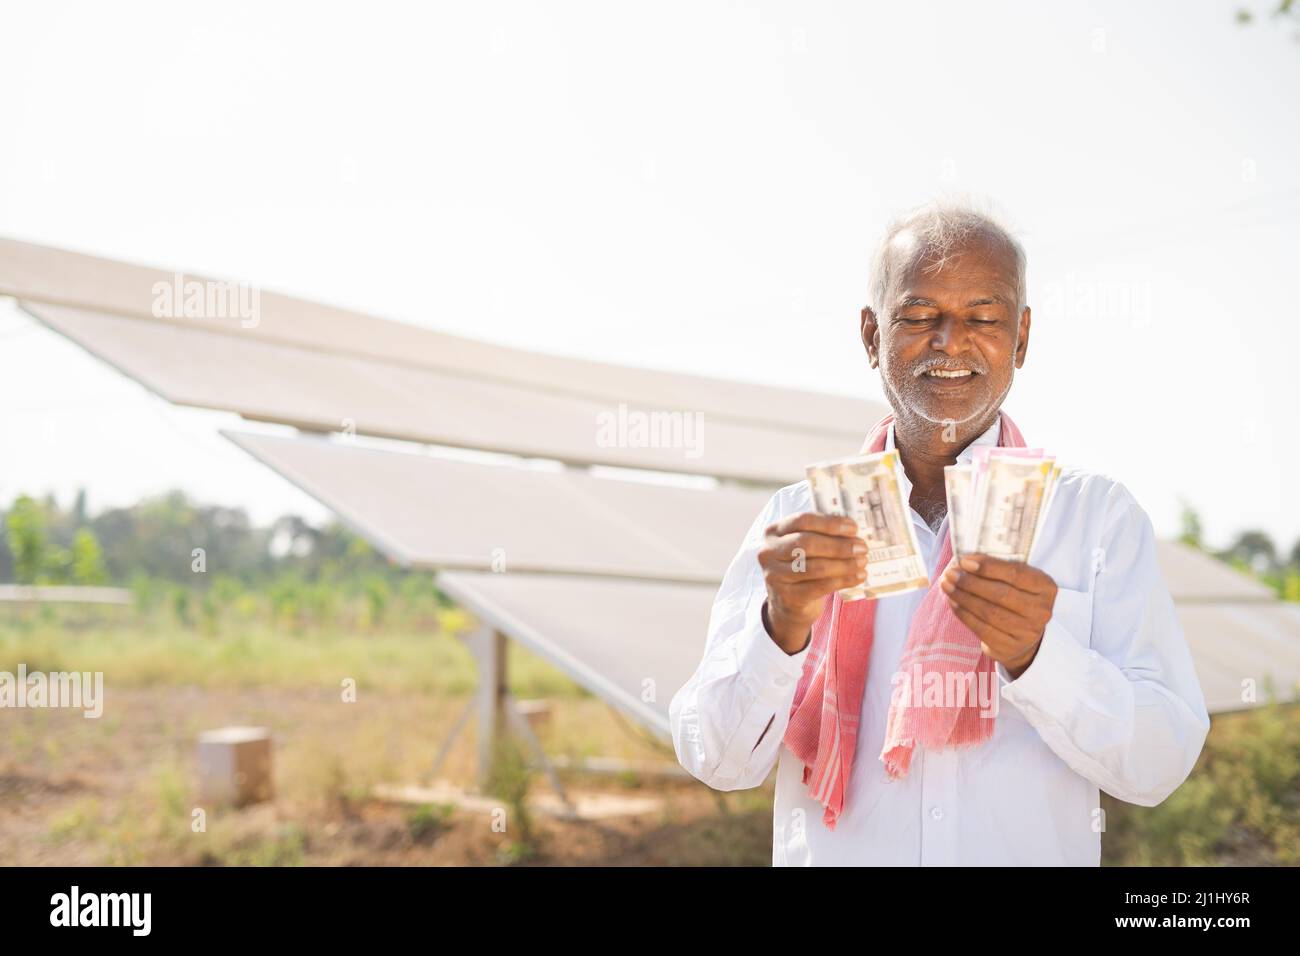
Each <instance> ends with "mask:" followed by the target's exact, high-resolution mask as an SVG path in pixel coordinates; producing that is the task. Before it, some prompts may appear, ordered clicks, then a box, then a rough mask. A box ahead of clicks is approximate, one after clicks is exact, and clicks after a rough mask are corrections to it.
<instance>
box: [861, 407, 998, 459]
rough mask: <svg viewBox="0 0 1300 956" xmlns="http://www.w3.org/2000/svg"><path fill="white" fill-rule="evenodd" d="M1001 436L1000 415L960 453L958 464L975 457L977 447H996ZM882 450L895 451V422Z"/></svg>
mask: <svg viewBox="0 0 1300 956" xmlns="http://www.w3.org/2000/svg"><path fill="white" fill-rule="evenodd" d="M1001 434H1002V415H1001V414H999V415H998V417H997V418H995V419H993V424H992V425H990V426H989V427H988V428H986V429H985V430H984V434H982V435H980V436H979V438H976V439H975V440H974V441H973V442H971V443H970V444H969V445H967V446H966V447H965V448H963V449H962V450H961V451H960V452H958V454H957V462H958V464H965V463H967V462H969V461H970V460H971V459H972V458H973V457H974V456H975V446H977V445H996V444H997V443H998V438H999V437H1000V436H1001ZM882 450H883V451H893V450H894V423H893V422H890V423H889V430H888V431H887V432H886V433H885V447H884V448H883V449H882Z"/></svg>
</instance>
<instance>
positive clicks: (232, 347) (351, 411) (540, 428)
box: [24, 303, 861, 485]
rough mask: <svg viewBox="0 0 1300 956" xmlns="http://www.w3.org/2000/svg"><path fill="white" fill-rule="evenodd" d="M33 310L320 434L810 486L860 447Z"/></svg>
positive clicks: (233, 405)
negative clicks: (814, 465) (823, 463)
mask: <svg viewBox="0 0 1300 956" xmlns="http://www.w3.org/2000/svg"><path fill="white" fill-rule="evenodd" d="M24 308H26V309H27V310H28V311H29V312H31V313H32V314H33V315H35V316H37V317H38V318H40V319H41V320H42V321H43V322H45V323H46V324H47V325H49V326H50V327H51V328H53V329H55V330H56V331H58V332H60V333H62V334H63V335H66V336H67V337H68V338H70V339H72V340H73V341H74V342H76V343H78V344H79V345H81V346H82V347H83V348H85V349H86V350H87V351H89V352H90V353H91V354H92V355H95V356H97V357H98V358H100V359H102V360H104V361H105V362H107V363H108V364H110V365H112V366H113V367H115V368H117V369H118V370H119V371H121V372H123V373H124V374H126V375H128V376H130V377H131V378H133V379H135V380H136V381H138V382H140V383H141V384H142V385H144V386H145V387H146V388H148V389H149V390H150V391H152V392H154V393H155V394H157V395H159V396H161V397H162V398H165V399H167V400H168V401H171V402H174V403H176V404H179V405H190V406H197V407H201V408H216V409H222V410H226V411H233V412H237V413H239V414H240V415H242V416H243V417H245V418H249V419H254V420H260V421H268V422H280V423H284V424H289V425H295V426H298V427H300V428H306V429H309V430H313V431H343V430H353V431H355V432H357V433H359V434H368V435H375V436H380V437H386V438H399V439H408V440H413V441H420V442H426V443H430V444H439V445H450V446H456V447H462V448H474V449H483V450H488V451H496V452H503V453H506V454H511V455H521V456H527V457H541V458H555V459H559V460H561V461H566V462H574V463H582V464H587V463H593V464H603V465H610V466H616V467H624V468H638V469H650V470H660V471H674V472H684V473H690V474H698V475H708V476H717V477H721V478H730V479H735V480H740V481H746V482H752V483H755V484H764V485H783V484H787V483H788V482H790V481H795V480H798V479H799V478H800V477H801V476H802V475H803V468H804V465H805V464H806V463H807V462H809V461H815V460H820V459H824V458H829V457H836V456H839V455H843V454H845V453H852V452H853V451H855V450H856V449H857V447H858V445H859V443H860V441H861V439H860V437H854V438H849V437H840V438H836V437H832V436H829V435H825V434H817V433H811V432H809V433H796V432H792V431H787V430H776V429H771V428H765V427H760V426H756V425H748V424H742V423H738V422H732V421H720V420H716V419H713V418H708V417H703V418H701V419H695V418H693V417H692V416H691V415H689V414H682V415H678V416H677V417H676V418H673V417H672V415H671V414H669V415H668V416H667V417H663V418H660V419H658V420H657V422H658V423H657V424H656V420H647V417H646V416H643V417H642V418H640V419H637V418H635V417H629V415H628V414H623V415H622V418H620V412H619V410H618V407H617V405H611V404H609V403H604V404H602V403H600V402H598V401H595V400H590V399H585V398H574V397H572V396H565V395H556V394H550V393H547V392H539V391H536V390H534V389H531V388H529V387H525V386H517V385H509V384H505V383H502V382H495V381H487V380H483V379H477V378H472V377H469V378H467V377H464V376H458V375H449V374H446V373H443V372H439V371H434V370H431V369H425V368H416V367H412V366H404V365H394V364H390V363H387V362H381V361H377V360H374V359H367V358H357V357H352V356H347V355H339V354H333V353H329V352H317V351H312V350H307V349H301V348H298V347H296V346H291V345H279V344H275V343H273V342H267V341H263V340H262V339H260V338H258V337H256V336H255V335H253V334H249V333H245V334H242V335H236V334H228V333H224V332H218V331H213V330H210V329H206V328H192V327H191V328H186V327H180V326H176V325H172V324H167V323H160V322H149V321H144V320H141V319H134V318H123V317H121V316H114V315H107V314H104V313H97V312H90V311H87V310H84V309H73V308H67V307H64V306H52V305H32V304H30V303H24ZM638 428H640V429H641V430H640V431H638Z"/></svg>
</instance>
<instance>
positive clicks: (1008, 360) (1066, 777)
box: [670, 204, 1209, 866]
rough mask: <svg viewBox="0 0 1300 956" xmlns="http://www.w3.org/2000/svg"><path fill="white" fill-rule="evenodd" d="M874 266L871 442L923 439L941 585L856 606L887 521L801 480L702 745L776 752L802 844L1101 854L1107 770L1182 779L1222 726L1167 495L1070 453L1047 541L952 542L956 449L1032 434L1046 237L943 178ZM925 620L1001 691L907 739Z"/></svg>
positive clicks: (715, 647) (746, 561)
mask: <svg viewBox="0 0 1300 956" xmlns="http://www.w3.org/2000/svg"><path fill="white" fill-rule="evenodd" d="M873 272H874V274H873V276H872V287H871V289H872V296H871V298H872V302H871V305H870V306H868V307H867V308H864V309H863V310H862V343H863V345H864V346H865V347H866V352H867V358H868V360H869V361H870V363H871V367H872V368H878V369H879V370H880V379H881V386H882V388H883V390H884V393H885V396H886V398H887V399H888V401H889V404H890V407H891V408H892V409H893V415H892V416H889V417H887V418H886V419H885V420H884V421H883V422H881V423H879V424H878V425H877V427H876V429H875V430H874V431H873V434H872V436H870V437H869V442H872V441H874V444H873V445H872V446H871V447H874V448H883V449H897V450H898V453H899V457H900V459H901V461H902V466H903V471H904V474H905V480H904V482H903V493H904V495H905V496H906V497H907V498H908V499H909V501H910V504H911V519H912V522H913V524H914V525H915V528H916V533H917V537H918V539H919V542H920V546H921V551H922V555H923V557H924V559H925V560H926V562H927V566H928V567H929V568H930V569H931V573H930V579H931V586H930V589H929V590H925V589H920V590H914V591H911V592H907V593H903V594H899V595H895V596H890V597H884V598H880V599H877V600H875V601H868V602H863V603H864V604H870V605H872V613H869V614H865V615H858V617H856V618H855V620H856V621H858V623H857V624H855V625H853V626H843V627H841V626H832V625H833V624H834V622H833V620H832V619H833V618H834V617H836V616H837V611H836V609H837V607H838V602H837V599H836V596H835V592H836V591H837V590H838V589H840V588H842V587H846V586H849V585H854V584H857V583H860V582H861V581H862V580H863V579H864V576H865V567H866V558H865V550H866V546H865V543H864V542H863V541H862V540H861V539H860V538H858V537H856V534H857V528H856V526H855V525H854V524H853V522H852V521H850V520H848V519H843V518H832V517H826V516H820V515H818V514H816V513H815V512H814V508H813V505H812V500H811V497H810V492H809V488H808V483H807V482H806V481H800V482H798V483H796V484H793V485H789V486H787V487H785V488H782V489H781V490H780V491H778V492H777V493H776V494H775V495H773V496H772V499H771V500H770V502H769V503H768V505H767V507H766V508H765V509H764V510H763V512H762V513H761V514H759V515H758V517H757V518H756V520H755V521H754V523H753V526H752V527H751V528H750V530H749V533H748V535H747V536H746V538H745V540H744V542H743V544H742V545H741V547H740V550H739V553H738V554H737V555H736V557H735V559H734V560H733V562H732V564H731V567H730V568H729V570H728V571H727V574H726V577H725V579H724V581H723V584H722V587H721V589H720V590H719V592H718V594H717V598H716V601H715V603H714V606H713V613H712V616H711V618H710V621H709V630H708V638H707V644H706V647H705V651H704V657H703V660H702V661H701V663H700V665H699V667H698V669H697V670H696V672H695V674H694V676H693V677H692V678H691V679H690V681H689V682H687V684H686V685H685V686H684V687H682V688H681V690H679V691H678V692H677V694H676V695H675V696H674V698H673V701H672V705H671V711H670V712H671V720H672V729H673V736H674V741H675V747H676V750H677V755H678V759H679V760H680V761H681V763H682V765H683V766H684V767H686V769H687V770H689V771H690V772H691V773H692V774H694V775H695V776H696V777H698V778H699V779H700V780H703V781H704V782H705V783H707V784H709V785H710V786H711V787H714V788H715V789H718V790H734V789H740V788H745V787H755V786H758V785H759V784H761V783H762V782H763V781H764V780H765V779H766V778H767V776H768V774H769V772H770V771H771V769H772V766H773V764H777V774H776V805H775V810H774V814H773V846H772V861H773V863H774V864H777V865H812V864H816V865H846V864H870V865H876V864H879V865H926V866H929V865H967V864H992V865H1007V864H1011V865H1021V864H1029V865H1092V866H1095V865H1098V864H1099V863H1100V859H1101V831H1102V830H1103V829H1104V828H1105V820H1104V816H1103V812H1102V810H1101V808H1100V806H1099V794H1098V790H1099V788H1100V789H1102V790H1105V791H1106V792H1107V793H1109V794H1111V795H1112V796H1114V797H1116V798H1118V799H1120V800H1124V801H1127V802H1129V803H1136V804H1141V805H1143V806H1154V805H1155V804H1157V803H1160V802H1161V801H1162V800H1164V799H1165V798H1166V797H1168V796H1169V794H1170V793H1172V792H1173V791H1174V790H1175V789H1176V788H1177V787H1178V786H1179V785H1180V784H1181V783H1182V782H1183V781H1184V780H1185V779H1186V777H1187V775H1188V773H1189V772H1190V771H1191V769H1192V766H1193V765H1194V764H1195V762H1196V758H1197V756H1198V754H1199V753H1200V750H1201V747H1202V745H1203V744H1204V741H1205V736H1206V733H1207V732H1208V730H1209V717H1208V715H1207V713H1206V709H1205V701H1204V698H1203V696H1202V693H1201V689H1200V686H1199V684H1198V682H1197V678H1196V674H1195V671H1194V670H1193V667H1192V660H1191V657H1190V655H1189V653H1188V650H1187V645H1186V642H1185V641H1184V639H1183V636H1182V633H1181V631H1180V629H1179V625H1178V619H1177V618H1176V616H1175V614H1174V607H1173V602H1172V600H1171V598H1170V596H1169V592H1168V590H1167V588H1166V586H1165V584H1164V582H1163V580H1162V578H1161V575H1160V572H1159V569H1158V568H1157V566H1156V550H1155V538H1154V536H1153V533H1152V527H1151V522H1150V519H1149V518H1148V517H1147V515H1146V513H1145V512H1144V511H1143V510H1142V508H1141V507H1140V506H1139V505H1138V503H1137V502H1136V501H1135V500H1134V498H1133V496H1132V495H1131V494H1130V493H1129V492H1128V490H1127V489H1125V488H1124V486H1123V485H1121V484H1120V483H1119V482H1117V481H1115V480H1114V479H1112V478H1109V477H1107V476H1105V475H1100V474H1096V473H1093V472H1088V471H1082V470H1071V469H1069V468H1066V469H1065V470H1064V471H1063V473H1062V475H1061V478H1060V479H1059V484H1058V486H1057V490H1056V493H1055V498H1054V499H1053V503H1052V507H1051V509H1050V512H1049V514H1048V515H1047V519H1046V523H1045V525H1044V527H1043V529H1042V537H1041V539H1040V541H1039V543H1038V545H1037V547H1036V550H1035V552H1034V554H1033V565H1032V566H1031V565H1029V564H1022V563H1013V562H1008V561H1003V560H997V559H994V558H991V557H988V556H986V555H970V556H966V557H963V558H962V559H961V561H959V562H958V561H952V560H948V557H949V555H950V554H951V548H950V547H949V546H948V545H947V539H948V521H947V514H946V512H947V506H946V500H945V493H944V471H943V469H944V467H945V466H947V465H951V464H954V463H957V462H967V461H970V460H971V458H972V456H973V453H974V450H975V448H976V447H977V446H980V445H1021V444H1024V442H1023V441H1021V440H1020V436H1019V431H1018V430H1017V429H1016V427H1015V425H1014V424H1013V423H1012V422H1011V420H1010V419H1009V418H1008V417H1007V416H1006V414H1005V413H1004V412H1002V411H1001V406H1002V403H1003V400H1004V399H1005V398H1006V396H1007V393H1008V392H1009V391H1010V389H1011V383H1012V379H1013V376H1014V374H1015V370H1016V369H1017V368H1020V367H1021V366H1022V365H1023V364H1024V361H1025V355H1026V352H1027V350H1028V348H1029V327H1030V321H1029V320H1030V310H1029V308H1028V306H1027V305H1026V292H1025V255H1024V251H1023V249H1022V248H1021V246H1020V244H1019V243H1018V242H1017V241H1016V240H1015V239H1014V238H1013V237H1012V236H1011V235H1010V234H1009V233H1008V232H1007V231H1006V230H1005V229H1003V228H1002V227H1001V226H1000V225H998V224H997V223H996V222H995V221H994V220H992V219H991V218H989V217H987V216H984V215H982V214H980V213H978V212H976V211H974V210H971V209H969V208H965V207H960V206H953V205H948V204H931V205H929V206H926V207H923V208H922V209H920V210H917V211H915V212H913V213H912V214H910V215H908V216H906V217H904V218H903V219H901V220H900V221H899V222H897V223H895V224H894V225H893V226H892V227H891V228H890V229H889V230H888V232H887V234H886V236H885V239H884V241H883V242H882V244H881V246H880V249H879V251H878V253H877V254H876V257H875V261H874V269H873ZM1035 437H1036V438H1039V441H1038V442H1036V443H1041V444H1044V445H1049V446H1050V445H1052V444H1053V436H1051V435H1044V436H1041V437H1040V436H1035ZM852 451H853V449H846V453H849V454H851V453H852ZM941 558H943V559H944V565H943V566H939V561H940V559H941ZM940 628H943V629H945V630H943V631H942V636H941V638H940V639H938V640H936V634H937V630H936V629H940ZM947 629H950V630H947ZM927 640H928V642H929V643H928V644H927ZM918 646H919V647H922V648H924V649H926V650H928V651H929V652H930V653H931V654H932V655H934V656H942V655H944V654H949V655H953V656H954V659H962V658H961V654H962V653H963V652H969V653H970V659H972V660H973V659H974V658H975V657H978V658H979V665H978V666H974V667H973V668H972V669H973V670H975V671H978V670H979V669H980V667H982V668H983V669H984V671H985V675H986V676H989V677H991V678H992V680H993V693H994V695H995V697H994V699H993V704H994V706H992V707H984V708H982V709H981V710H979V711H978V714H977V715H973V719H972V720H971V721H970V722H969V723H968V724H966V725H965V726H967V727H976V728H977V732H973V733H972V732H968V733H965V734H962V733H959V732H958V731H957V730H956V729H952V725H951V724H949V725H948V727H949V730H951V732H949V730H942V731H940V732H939V733H940V734H941V739H932V740H928V741H924V740H922V739H920V738H919V737H909V736H907V735H906V734H904V735H903V737H902V738H901V740H900V738H899V734H898V727H899V726H901V725H902V723H901V722H902V717H901V716H900V707H902V706H906V705H900V703H899V697H898V695H897V692H896V688H897V687H898V686H899V685H900V684H901V683H903V681H900V679H899V678H900V676H901V675H903V674H904V673H905V672H907V671H908V670H910V667H911V665H912V664H913V663H915V660H916V658H918V657H923V656H925V655H924V654H919V653H917V652H916V648H917V647H918ZM855 661H856V662H860V663H855ZM994 674H996V677H993V675H994ZM913 705H914V706H922V705H923V702H922V701H916V700H914V701H913ZM977 721H978V722H977ZM959 726H961V725H960V724H959ZM900 743H901V746H900ZM887 755H889V756H890V759H889V760H886V759H885V758H886V756H887ZM900 755H901V757H902V759H901V760H900V759H898V758H899V756H900Z"/></svg>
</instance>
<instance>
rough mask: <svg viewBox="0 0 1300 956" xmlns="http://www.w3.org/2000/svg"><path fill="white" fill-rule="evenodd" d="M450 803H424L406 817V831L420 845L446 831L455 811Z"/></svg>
mask: <svg viewBox="0 0 1300 956" xmlns="http://www.w3.org/2000/svg"><path fill="white" fill-rule="evenodd" d="M454 809H455V808H454V807H452V805H451V804H449V803H422V804H420V806H418V807H416V808H415V809H414V810H412V811H411V812H410V813H408V814H407V815H406V829H407V831H408V832H409V833H410V834H411V839H412V840H414V841H415V842H417V843H419V842H421V841H423V840H428V839H430V838H431V837H434V836H436V835H437V834H439V833H441V832H442V831H443V830H445V829H446V827H447V823H448V821H450V820H451V815H452V813H453V811H454Z"/></svg>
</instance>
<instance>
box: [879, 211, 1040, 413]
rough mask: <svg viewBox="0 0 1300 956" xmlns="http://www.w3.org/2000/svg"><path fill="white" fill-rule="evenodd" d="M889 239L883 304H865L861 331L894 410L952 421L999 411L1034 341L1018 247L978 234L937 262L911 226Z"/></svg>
mask: <svg viewBox="0 0 1300 956" xmlns="http://www.w3.org/2000/svg"><path fill="white" fill-rule="evenodd" d="M890 248H891V253H892V255H893V263H894V270H893V279H892V281H891V288H890V289H889V290H887V292H886V300H885V302H884V303H883V306H884V314H881V315H879V316H877V315H875V314H874V313H873V312H872V311H871V310H870V309H864V310H863V313H862V336H863V341H864V343H865V344H866V346H867V354H868V355H869V356H870V358H871V364H872V367H876V366H877V365H878V366H879V368H880V372H881V381H882V383H883V385H884V390H885V396H886V398H888V400H889V403H890V405H891V406H892V407H893V409H894V412H895V414H897V415H898V416H900V417H911V418H922V419H925V420H927V421H931V422H935V423H939V424H945V425H947V424H950V423H955V424H958V425H960V424H962V423H964V422H972V423H979V422H986V421H989V420H991V418H992V413H993V412H994V411H996V410H997V408H998V407H999V406H1001V404H1002V400H1003V399H1004V398H1005V397H1006V394H1007V392H1008V391H1009V390H1010V388H1011V380H1012V377H1013V375H1014V373H1015V369H1017V368H1019V367H1020V366H1021V365H1022V364H1023V363H1024V356H1025V350H1026V348H1027V347H1028V344H1029V309H1025V310H1024V312H1023V313H1019V312H1018V306H1019V303H1018V297H1017V292H1016V268H1015V256H1014V254H1013V253H1012V251H1011V250H1010V249H1009V248H1007V247H1006V246H1005V245H1004V244H1002V243H999V242H997V241H995V240H993V239H991V238H989V237H985V236H977V237H973V238H972V239H971V240H970V241H969V242H968V243H966V244H965V245H963V246H962V247H961V248H959V249H957V250H956V251H955V254H954V255H953V256H952V257H950V258H949V259H948V261H947V262H945V263H944V264H943V266H942V267H941V268H939V269H937V270H936V269H934V268H933V264H932V263H931V262H930V261H928V260H926V259H925V258H924V257H923V256H921V255H920V254H919V251H918V243H917V241H916V238H915V237H914V236H912V235H911V234H910V233H908V232H906V231H904V232H902V233H900V234H899V235H898V236H896V237H895V239H894V242H893V243H892V244H891V247H890Z"/></svg>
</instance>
